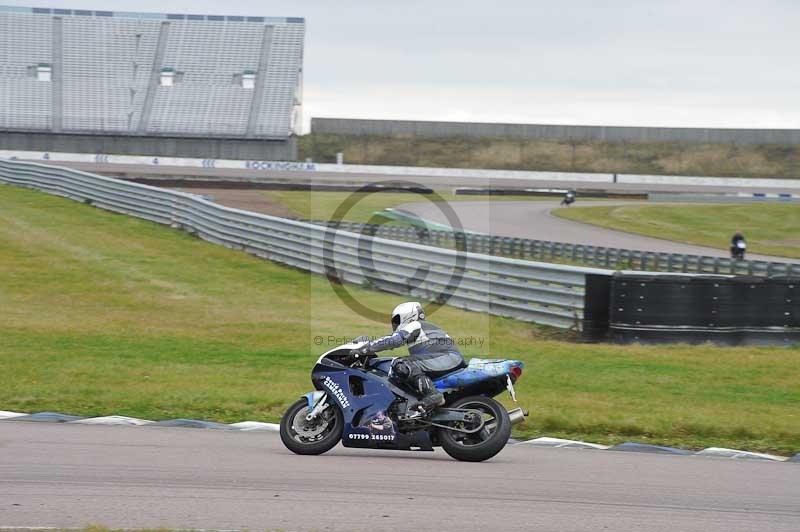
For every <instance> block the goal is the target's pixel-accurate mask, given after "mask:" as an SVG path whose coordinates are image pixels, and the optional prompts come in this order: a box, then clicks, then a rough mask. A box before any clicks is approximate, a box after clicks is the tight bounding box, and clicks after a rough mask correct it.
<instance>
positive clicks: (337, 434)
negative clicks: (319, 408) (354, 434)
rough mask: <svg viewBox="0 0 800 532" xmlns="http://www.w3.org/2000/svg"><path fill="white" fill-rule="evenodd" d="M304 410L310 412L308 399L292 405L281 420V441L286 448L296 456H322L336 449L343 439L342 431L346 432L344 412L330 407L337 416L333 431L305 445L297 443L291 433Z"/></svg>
mask: <svg viewBox="0 0 800 532" xmlns="http://www.w3.org/2000/svg"><path fill="white" fill-rule="evenodd" d="M302 409H306V410H308V401H307V400H306V399H300V400H299V401H297V402H296V403H294V404H292V406H290V407H289V409H288V410H286V413H285V414H283V417H282V418H281V430H280V434H281V441H282V442H283V444H284V445H285V446H286V448H287V449H289V450H290V451H292V452H293V453H295V454H322V453H325V452H328V451H330V450H331V449H333V448H334V447H336V444H337V443H339V440H341V439H342V431H343V430H344V416H343V415H342V411H341V410H339V409H338V408H337V407H335V406H333V405H331V406H329V407H328V410H333V415H334V416H335V417H334V423H335V425H334V427H333V429H332V430H331V431H330V432H329V433H328V434H326V435H325V436H324V437H323V438H322V439H321V440H318V441H314V442H306V443H303V442H299V441H297V440H296V439H295V438H294V437H293V436H292V435H291V433H290V431H292V430H293V429H292V422H293V420H294V418H295V416H296V415H297V413H298V412H299V411H300V410H302ZM320 415H322V414H320Z"/></svg>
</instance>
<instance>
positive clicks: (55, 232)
mask: <svg viewBox="0 0 800 532" xmlns="http://www.w3.org/2000/svg"><path fill="white" fill-rule="evenodd" d="M0 272H1V273H0V409H3V410H17V411H22V412H35V411H45V410H51V411H61V412H65V413H73V414H80V415H86V416H93V415H109V414H120V415H128V416H134V417H142V418H148V419H166V418H173V417H189V418H201V419H209V420H215V421H222V422H235V421H242V420H261V421H277V420H278V419H279V417H280V415H281V413H282V412H283V410H284V408H285V407H286V406H287V405H288V404H289V403H291V402H293V401H294V400H296V398H297V397H298V396H299V394H301V393H303V392H305V391H308V389H309V388H310V380H309V373H310V369H311V366H312V365H313V362H314V360H315V359H316V357H317V356H318V353H319V352H320V351H321V350H322V349H323V347H320V346H317V345H315V342H314V336H315V335H323V336H327V335H338V336H344V335H356V334H362V333H363V334H381V333H385V332H386V330H387V328H388V327H387V325H386V324H384V323H371V322H365V320H364V319H363V318H360V317H359V316H357V315H355V314H354V313H352V312H351V311H349V310H348V309H347V308H346V307H345V306H344V305H343V304H342V303H341V302H340V301H339V300H338V299H337V298H336V297H334V295H333V294H332V292H331V289H330V287H329V286H328V284H327V282H326V281H325V280H324V279H322V278H320V277H317V276H310V275H307V274H305V273H303V272H299V271H296V270H293V269H289V268H284V267H281V266H278V265H276V264H273V263H270V262H266V261H262V260H259V259H256V258H253V257H250V256H248V255H246V254H244V253H241V252H238V251H232V250H228V249H225V248H223V247H220V246H215V245H212V244H209V243H206V242H203V241H201V240H198V239H196V238H193V237H191V236H189V235H187V234H185V233H181V232H179V231H175V230H171V229H169V228H165V227H162V226H159V225H156V224H153V223H150V222H146V221H141V220H136V219H133V218H129V217H126V216H122V215H116V214H112V213H108V212H105V211H102V210H99V209H95V208H93V207H89V206H86V205H81V204H78V203H75V202H71V201H68V200H65V199H62V198H57V197H53V196H48V195H45V194H41V193H38V192H33V191H29V190H23V189H18V188H13V187H8V186H0ZM349 288H350V289H351V291H352V292H353V293H354V294H355V295H356V297H357V298H358V299H359V301H361V302H363V303H364V304H366V305H368V306H370V307H371V308H374V309H382V310H385V311H386V312H388V310H389V309H391V308H392V307H393V306H394V305H395V304H396V303H398V302H399V301H400V300H401V299H402V298H400V297H396V296H391V295H386V294H381V293H376V292H370V291H366V290H363V289H359V288H356V287H349ZM432 320H433V321H435V322H436V323H439V324H440V325H442V326H444V327H445V328H446V329H447V330H449V332H450V333H451V334H452V335H453V336H454V337H456V338H466V337H475V338H481V339H483V340H484V342H485V344H484V345H483V346H478V345H472V346H467V347H465V348H464V352H465V354H466V355H467V356H494V357H514V358H517V357H518V358H520V359H522V360H524V361H525V362H526V364H527V367H526V369H525V373H524V375H523V377H522V379H521V380H520V381H519V386H518V392H519V397H520V401H521V406H523V407H524V408H526V409H529V410H530V412H531V415H530V417H529V418H528V420H527V421H526V422H525V423H524V424H523V425H521V426H520V428H519V430H517V431H516V433H517V435H519V436H537V435H550V436H559V437H567V438H581V439H587V440H591V441H598V442H607V443H614V442H620V441H625V440H637V441H646V442H653V443H659V444H668V445H677V446H685V447H692V448H699V447H704V446H708V445H722V446H727V447H739V448H746V449H753V450H761V451H773V452H781V453H785V454H789V453H793V452H797V451H800V408H799V407H800V387H798V384H797V383H798V382H800V364H798V361H799V360H800V349H786V348H753V347H747V348H735V349H732V348H720V347H713V346H702V347H689V346H661V347H643V346H615V345H586V344H576V343H571V342H570V341H568V340H569V338H568V337H567V335H566V334H565V333H562V332H558V331H554V330H552V329H548V328H544V327H536V326H532V325H530V324H525V323H521V322H517V321H514V320H510V319H502V318H496V317H490V316H487V315H484V314H478V313H470V312H464V311H459V310H455V309H452V308H443V309H442V310H440V311H439V312H436V313H435V314H434V315H433V316H432ZM504 401H505V402H506V403H508V399H507V398H506V399H504Z"/></svg>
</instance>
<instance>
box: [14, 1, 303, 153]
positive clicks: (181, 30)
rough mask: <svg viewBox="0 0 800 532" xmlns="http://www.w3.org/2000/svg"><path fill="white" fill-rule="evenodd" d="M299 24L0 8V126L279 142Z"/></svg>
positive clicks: (296, 59) (290, 102)
mask: <svg viewBox="0 0 800 532" xmlns="http://www.w3.org/2000/svg"><path fill="white" fill-rule="evenodd" d="M304 31H305V24H304V21H303V19H297V18H274V17H236V16H228V17H225V16H213V15H208V16H206V15H161V14H153V13H149V14H148V13H119V12H114V13H112V12H105V11H82V10H66V9H41V8H23V7H0V129H5V130H28V131H42V130H45V131H52V132H58V133H112V134H129V135H146V136H150V135H164V136H189V137H191V136H203V137H233V138H267V139H281V138H284V139H285V138H286V137H287V136H288V135H289V134H290V133H291V128H292V121H293V113H294V112H295V110H296V106H297V105H298V104H299V88H300V74H301V69H302V50H303V36H304ZM39 65H41V66H43V67H44V69H43V71H47V72H49V68H52V77H51V79H50V80H49V81H47V80H46V78H44V77H42V79H41V80H40V79H37V66H39ZM40 70H41V69H40ZM162 73H163V74H162ZM165 75H166V77H168V78H169V80H171V81H172V83H166V82H162V78H163V77H165Z"/></svg>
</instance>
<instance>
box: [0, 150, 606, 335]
mask: <svg viewBox="0 0 800 532" xmlns="http://www.w3.org/2000/svg"><path fill="white" fill-rule="evenodd" d="M0 183H8V184H13V185H19V186H24V187H29V188H34V189H37V190H41V191H44V192H49V193H51V194H57V195H59V196H64V197H68V198H72V199H74V200H78V201H82V202H84V203H90V204H92V205H94V206H96V207H100V208H103V209H107V210H110V211H115V212H120V213H125V214H129V215H132V216H137V217H139V218H144V219H147V220H151V221H154V222H157V223H161V224H165V225H170V226H172V227H175V228H180V229H183V230H186V231H189V232H191V233H193V234H195V235H197V236H198V237H200V238H202V239H204V240H208V241H210V242H215V243H217V244H221V245H224V246H227V247H230V248H234V249H241V250H244V251H246V252H248V253H252V254H254V255H257V256H260V257H264V258H267V259H270V260H274V261H276V262H280V263H283V264H288V265H291V266H294V267H297V268H300V269H303V270H306V271H310V272H315V273H320V274H325V275H329V276H330V275H332V269H331V266H332V265H333V266H335V272H336V274H337V276H338V277H339V279H340V280H342V281H346V282H350V283H356V284H362V285H369V286H371V287H374V288H378V289H380V290H384V291H388V292H392V293H397V294H403V295H406V294H407V295H411V296H414V297H419V298H422V299H427V300H431V299H440V298H441V296H445V297H447V296H449V299H448V300H447V303H448V304H449V305H452V306H455V307H459V308H464V309H468V310H474V311H481V312H488V313H491V314H495V315H499V316H507V317H514V318H518V319H522V320H526V321H531V322H536V323H542V324H547V325H553V326H556V327H562V328H575V329H581V328H582V319H583V308H584V286H585V280H586V275H587V274H600V275H608V274H610V273H611V272H609V271H607V270H601V269H594V268H578V267H573V266H564V265H555V264H545V263H537V262H529V261H522V260H515V259H509V258H504V257H496V256H490V255H482V254H478V253H474V252H467V253H463V254H461V255H460V256H461V257H462V258H463V262H459V260H458V257H459V254H458V253H457V252H456V251H454V250H452V249H446V248H443V247H433V246H424V245H419V244H415V243H410V242H402V241H398V240H390V239H384V238H378V237H370V236H364V235H359V234H356V233H352V232H348V231H332V230H331V229H329V228H327V227H324V226H321V225H317V224H313V223H308V222H301V221H295V220H288V219H284V218H278V217H273V216H266V215H262V214H257V213H253V212H248V211H242V210H238V209H233V208H229V207H223V206H221V205H217V204H215V203H212V202H209V201H206V200H204V199H203V198H201V197H199V196H195V195H192V194H186V193H182V192H176V191H172V190H166V189H159V188H156V187H150V186H147V185H140V184H137V183H130V182H125V181H120V180H117V179H113V178H108V177H102V176H97V175H94V174H89V173H85V172H79V171H76V170H71V169H67V168H60V167H54V166H46V165H41V164H36V163H23V162H18V161H8V160H2V159H0ZM326 239H328V240H327V241H329V242H330V240H331V239H332V240H333V244H334V245H333V246H332V248H330V247H329V248H328V249H330V250H331V251H330V253H331V254H332V255H331V257H328V258H327V259H328V260H326V258H324V253H325V249H326V246H325V242H326ZM369 263H371V264H372V266H370V265H369ZM454 271H456V272H457V273H458V277H461V279H460V282H459V283H458V284H457V285H456V286H455V287H454V288H453V287H451V286H450V284H451V279H452V278H453V272H454Z"/></svg>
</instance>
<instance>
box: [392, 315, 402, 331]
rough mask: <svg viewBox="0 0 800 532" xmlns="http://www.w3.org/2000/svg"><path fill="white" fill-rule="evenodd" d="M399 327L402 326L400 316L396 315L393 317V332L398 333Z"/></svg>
mask: <svg viewBox="0 0 800 532" xmlns="http://www.w3.org/2000/svg"><path fill="white" fill-rule="evenodd" d="M399 326H400V314H395V315H394V316H392V330H393V331H396V330H397V328H398V327H399Z"/></svg>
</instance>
